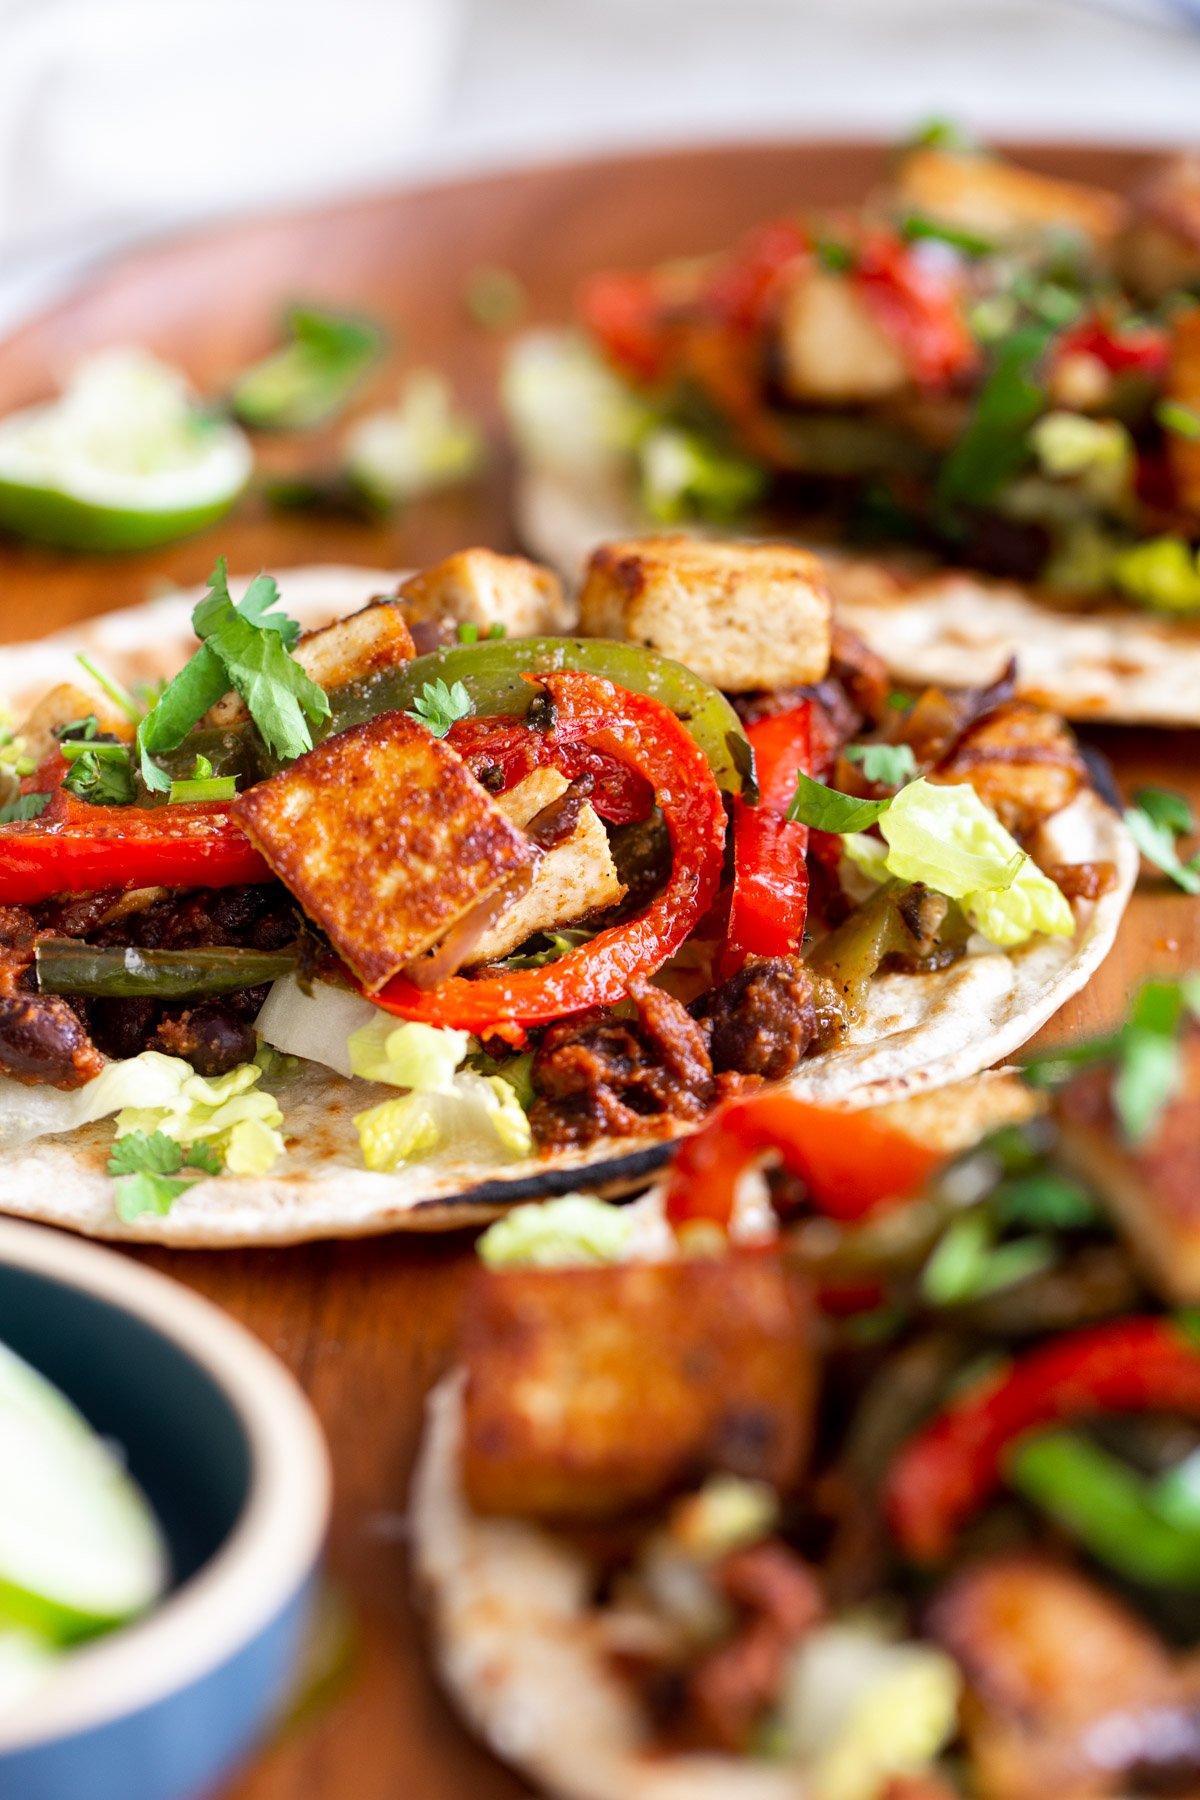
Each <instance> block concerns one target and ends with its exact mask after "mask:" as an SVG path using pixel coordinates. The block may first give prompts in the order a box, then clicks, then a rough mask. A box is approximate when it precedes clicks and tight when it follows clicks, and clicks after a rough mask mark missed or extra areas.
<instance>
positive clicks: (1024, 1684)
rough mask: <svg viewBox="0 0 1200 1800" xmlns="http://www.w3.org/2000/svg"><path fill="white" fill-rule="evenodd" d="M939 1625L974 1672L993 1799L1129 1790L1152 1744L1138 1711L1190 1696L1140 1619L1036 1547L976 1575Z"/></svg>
mask: <svg viewBox="0 0 1200 1800" xmlns="http://www.w3.org/2000/svg"><path fill="white" fill-rule="evenodd" d="M928 1622H929V1627H930V1630H931V1633H932V1635H933V1636H934V1637H935V1638H936V1639H937V1640H938V1641H939V1642H940V1643H942V1644H943V1645H944V1646H945V1648H946V1649H947V1650H948V1651H949V1652H950V1653H951V1655H952V1656H954V1657H955V1658H956V1659H957V1661H958V1662H959V1663H960V1665H961V1666H962V1670H963V1674H964V1676H965V1677H966V1682H967V1695H966V1699H965V1701H964V1706H963V1724H964V1728H965V1732H966V1737H967V1744H968V1748H969V1750H970V1753H971V1762H972V1774H973V1777H974V1782H973V1785H974V1787H975V1788H976V1791H977V1792H978V1793H979V1794H980V1795H981V1796H982V1800H1046V1796H1047V1795H1063V1796H1068V1795H1069V1796H1071V1797H1072V1800H1075V1797H1077V1796H1080V1795H1084V1794H1106V1793H1110V1792H1114V1791H1119V1792H1125V1791H1128V1784H1127V1783H1122V1781H1121V1777H1122V1774H1125V1775H1126V1776H1127V1775H1128V1774H1129V1773H1130V1772H1131V1767H1132V1764H1133V1762H1135V1761H1137V1760H1138V1759H1139V1748H1141V1749H1145V1748H1147V1747H1148V1745H1147V1742H1146V1741H1145V1740H1143V1739H1142V1738H1141V1734H1140V1733H1139V1732H1138V1731H1137V1730H1136V1726H1135V1721H1136V1718H1137V1715H1138V1714H1139V1713H1140V1712H1148V1711H1151V1710H1157V1709H1158V1708H1170V1707H1171V1706H1172V1704H1173V1703H1174V1702H1176V1701H1177V1700H1178V1699H1179V1698H1180V1697H1181V1696H1180V1694H1179V1684H1178V1678H1177V1676H1176V1673H1175V1670H1174V1668H1173V1666H1172V1663H1171V1659H1170V1657H1169V1656H1168V1654H1167V1651H1166V1649H1165V1647H1164V1646H1163V1644H1162V1643H1160V1641H1159V1640H1158V1638H1156V1637H1155V1636H1154V1634H1153V1633H1152V1632H1151V1631H1150V1630H1149V1629H1148V1628H1147V1627H1146V1626H1145V1625H1144V1624H1143V1623H1142V1621H1141V1620H1140V1619H1139V1618H1138V1616H1137V1614H1136V1613H1134V1612H1132V1611H1131V1610H1129V1609H1128V1608H1127V1607H1126V1606H1124V1605H1123V1604H1122V1603H1121V1602H1119V1601H1118V1600H1116V1599H1114V1598H1112V1597H1111V1596H1110V1595H1109V1594H1107V1593H1105V1591H1104V1590H1103V1589H1102V1588H1100V1587H1098V1586H1096V1585H1094V1584H1093V1583H1092V1582H1091V1581H1088V1580H1086V1579H1085V1578H1084V1577H1083V1576H1081V1575H1078V1574H1076V1573H1075V1572H1074V1570H1072V1569H1069V1568H1066V1567H1063V1566H1060V1565H1058V1564H1056V1563H1052V1562H1050V1561H1049V1560H1047V1559H1043V1558H1041V1557H1037V1556H1034V1555H1033V1554H1031V1553H1028V1552H1009V1553H1007V1554H1005V1555H1001V1556H995V1557H990V1558H989V1559H988V1560H987V1561H986V1562H981V1563H977V1564H975V1565H974V1566H972V1567H968V1568H966V1569H964V1570H963V1571H962V1572H961V1574H959V1575H956V1576H954V1577H953V1578H952V1579H951V1580H950V1582H949V1584H948V1585H947V1586H946V1587H945V1588H943V1590H942V1592H941V1593H940V1594H939V1595H938V1597H937V1599H936V1600H935V1602H934V1604H933V1607H932V1608H931V1610H930V1615H929V1621H928ZM1106 1715H1107V1716H1111V1717H1112V1720H1113V1725H1114V1727H1115V1728H1116V1729H1115V1735H1114V1733H1112V1732H1110V1733H1108V1734H1107V1744H1108V1748H1107V1750H1106V1751H1104V1752H1103V1754H1104V1755H1105V1759H1106V1766H1101V1765H1100V1763H1099V1761H1097V1762H1093V1761H1092V1760H1091V1758H1090V1756H1089V1746H1090V1745H1091V1744H1093V1743H1094V1744H1095V1745H1096V1749H1097V1753H1098V1755H1099V1754H1100V1753H1101V1741H1102V1738H1103V1737H1104V1735H1105V1734H1103V1733H1101V1732H1100V1731H1099V1730H1098V1729H1097V1726H1098V1725H1099V1723H1100V1722H1101V1721H1103V1720H1104V1719H1105V1717H1106ZM1122 1722H1123V1723H1124V1726H1125V1729H1124V1730H1123V1731H1122V1730H1121V1725H1122ZM1131 1728H1132V1729H1131ZM1160 1730H1161V1715H1160ZM1122 1747H1123V1750H1124V1754H1125V1756H1126V1757H1127V1758H1128V1759H1129V1761H1128V1762H1127V1764H1126V1766H1125V1768H1124V1769H1122V1767H1121V1764H1120V1755H1121V1751H1122ZM1135 1786H1136V1788H1137V1790H1138V1791H1141V1789H1142V1784H1141V1783H1136V1784H1135Z"/></svg>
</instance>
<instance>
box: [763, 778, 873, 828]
mask: <svg viewBox="0 0 1200 1800" xmlns="http://www.w3.org/2000/svg"><path fill="white" fill-rule="evenodd" d="M890 805H891V801H890V800H859V799H857V798H856V797H855V796H854V795H853V794H840V793H839V792H838V790H837V789H836V788H831V787H826V786H825V783H824V782H823V781H814V780H813V778H812V776H811V775H805V774H804V773H803V771H798V772H797V775H796V791H795V793H794V794H793V795H792V800H791V804H790V805H789V807H788V809H787V816H788V818H789V819H790V820H791V821H792V823H793V824H799V825H808V826H811V828H812V829H813V830H814V831H830V832H836V833H837V834H838V835H840V836H845V835H846V834H848V833H850V832H854V831H865V830H866V829H867V827H868V826H869V825H874V824H875V822H876V820H877V819H881V818H882V817H883V815H884V813H885V812H886V811H887V809H888V807H889V806H890Z"/></svg>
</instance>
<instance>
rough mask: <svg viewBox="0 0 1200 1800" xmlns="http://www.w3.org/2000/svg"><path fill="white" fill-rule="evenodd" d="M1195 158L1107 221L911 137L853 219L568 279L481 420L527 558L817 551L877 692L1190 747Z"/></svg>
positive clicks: (1194, 637) (1197, 268)
mask: <svg viewBox="0 0 1200 1800" xmlns="http://www.w3.org/2000/svg"><path fill="white" fill-rule="evenodd" d="M1198 287H1200V162H1198V161H1197V159H1196V158H1194V157H1189V158H1179V159H1176V160H1174V161H1171V162H1167V163H1164V164H1163V165H1162V167H1161V168H1160V169H1158V170H1157V171H1156V173H1155V174H1154V175H1153V177H1152V178H1151V179H1150V180H1149V181H1148V182H1147V183H1146V185H1145V186H1144V187H1143V189H1142V190H1141V191H1139V192H1138V193H1137V194H1135V195H1134V196H1133V197H1132V198H1130V199H1127V198H1125V197H1124V196H1121V195H1118V194H1116V193H1110V192H1107V191H1105V190H1103V189H1099V188H1095V187H1088V186H1084V185H1081V184H1079V183H1074V182H1067V181H1062V180H1058V179H1052V178H1050V177H1048V176H1046V175H1043V174H1040V173H1036V172H1034V171H1032V170H1030V169H1026V168H1022V167H1019V166H1018V165H1016V164H1014V163H1011V162H1008V161H1005V160H1003V159H1001V158H999V157H997V156H993V155H989V154H985V153H984V152H982V151H981V150H979V149H978V148H977V147H973V146H965V145H962V144H959V143H953V142H951V143H947V142H945V141H938V142H933V143H928V142H922V143H919V144H916V145H911V146H909V147H908V148H907V150H906V151H904V152H903V153H902V154H900V155H899V157H898V158H897V159H896V161H895V163H894V165H893V168H892V171H891V174H890V176H889V179H888V181H887V183H886V185H884V186H883V187H881V188H880V189H879V190H878V191H877V192H875V193H873V194H870V195H867V196H865V197H864V199H863V202H862V204H861V205H860V206H858V207H856V208H844V209H840V210H838V211H836V212H832V213H828V214H826V215H821V216H817V215H812V214H810V215H807V216H802V215H800V214H797V215H796V216H794V217H786V218H781V219H776V220H773V221H771V222H769V223H767V224H764V225H763V226H761V227H759V228H758V229H757V230H755V231H752V232H750V233H749V235H748V236H747V237H746V238H745V239H744V240H743V241H741V242H740V243H738V244H737V245H735V246H734V247H732V248H731V249H729V250H727V251H722V252H718V253H716V254H714V255H712V256H707V257H703V258H697V259H694V260H691V261H685V262H681V261H679V260H675V261H672V262H670V263H666V264H663V265H661V266H659V267H657V268H652V269H649V270H642V271H634V272H609V273H599V274H597V275H595V276H594V277H593V278H592V279H590V280H589V281H588V282H587V283H585V285H584V287H583V288H582V290H581V293H580V295H579V300H578V309H577V317H576V320H575V324H574V326H573V328H572V329H570V330H563V331H538V332H535V333H532V334H530V335H528V336H527V337H525V338H524V339H521V340H518V343H517V344H516V346H515V348H514V351H513V353H512V355H511V358H510V360H509V363H508V367H507V372H506V378H505V397H506V401H507V406H508V411H509V414H510V419H511V423H512V428H513V433H514V436H515V439H516V443H517V447H518V451H519V455H520V475H519V480H518V487H517V513H518V519H519V523H520V527H521V533H522V537H523V540H524V542H525V544H526V546H527V547H528V548H529V549H530V551H531V552H532V553H533V554H535V555H538V556H542V557H545V558H546V559H547V560H548V561H551V562H553V563H555V564H556V565H557V566H558V567H560V568H562V569H564V570H572V569H574V568H575V567H577V566H578V563H579V561H580V559H581V558H582V557H583V556H585V555H587V554H588V553H589V552H590V551H591V550H592V549H593V548H594V547H595V545H596V544H597V543H598V542H599V541H601V540H602V539H604V538H611V537H620V536H629V535H633V534H637V533H644V532H646V531H648V530H653V529H673V530H678V529H679V528H680V527H681V526H686V527H688V528H689V529H693V530H698V531H704V530H714V529H715V530H717V531H722V532H728V531H729V530H730V529H735V530H738V531H741V532H745V533H747V534H749V533H754V534H758V535H769V536H777V535H780V534H785V535H788V536H791V537H793V538H796V539H798V540H800V541H802V542H806V543H810V544H817V545H818V546H820V547H822V549H823V553H827V554H828V556H829V574H830V580H831V583H832V585H833V591H834V597H835V601H836V603H837V606H838V611H839V617H840V618H841V619H842V620H843V622H844V623H845V624H847V625H848V626H850V627H851V628H852V629H853V630H854V631H856V632H857V633H859V634H860V635H861V636H862V637H863V638H864V639H865V640H866V641H867V643H868V644H869V645H870V646H871V647H872V648H873V649H874V650H876V651H877V652H878V654H879V655H881V656H882V657H883V658H884V660H885V662H886V663H887V665H888V668H889V671H890V672H891V673H892V675H893V676H894V677H896V678H897V679H899V680H904V681H912V682H921V683H925V682H937V683H939V684H941V685H952V686H968V685H978V684H982V683H986V682H988V681H991V680H994V679H995V678H996V677H997V676H998V674H999V673H1000V671H1001V669H1002V668H1003V667H1004V665H1005V663H1006V662H1007V660H1008V656H1009V654H1010V652H1011V647H1012V646H1013V645H1016V644H1019V645H1020V646H1021V659H1022V660H1021V670H1020V683H1021V689H1020V691H1021V692H1022V694H1023V695H1028V696H1029V697H1031V698H1036V699H1038V700H1040V701H1042V702H1043V703H1045V704H1047V705H1049V706H1052V707H1053V708H1054V709H1055V710H1056V711H1058V712H1061V713H1063V714H1064V715H1066V716H1067V717H1069V718H1100V719H1113V720H1124V721H1135V720H1136V721H1144V722H1147V723H1155V724H1163V725H1168V724H1170V725H1195V724H1197V723H1200V561H1198V558H1197V545H1198V542H1200V306H1198V305H1197V304H1196V301H1195V298H1194V296H1195V293H1196V291H1197V289H1198Z"/></svg>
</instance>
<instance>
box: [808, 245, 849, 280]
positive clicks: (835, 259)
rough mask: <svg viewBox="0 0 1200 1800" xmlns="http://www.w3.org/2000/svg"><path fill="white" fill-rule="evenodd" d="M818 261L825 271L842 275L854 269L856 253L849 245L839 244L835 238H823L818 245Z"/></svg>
mask: <svg viewBox="0 0 1200 1800" xmlns="http://www.w3.org/2000/svg"><path fill="white" fill-rule="evenodd" d="M817 261H818V262H819V263H820V265H821V267H822V268H823V269H829V270H830V271H831V272H832V273H833V274H835V275H841V274H844V273H845V271H846V270H847V269H852V268H853V267H854V252H853V250H851V248H850V246H849V245H848V244H839V243H838V242H837V241H836V240H835V239H833V238H822V239H821V241H820V242H819V243H818V245H817Z"/></svg>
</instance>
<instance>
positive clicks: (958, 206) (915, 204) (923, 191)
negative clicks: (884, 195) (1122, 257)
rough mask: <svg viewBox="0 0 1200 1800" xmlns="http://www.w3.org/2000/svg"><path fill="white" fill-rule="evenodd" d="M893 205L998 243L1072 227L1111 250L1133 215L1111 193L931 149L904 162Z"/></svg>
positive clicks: (980, 158)
mask: <svg viewBox="0 0 1200 1800" xmlns="http://www.w3.org/2000/svg"><path fill="white" fill-rule="evenodd" d="M893 204H894V207H895V210H896V211H898V212H901V213H907V212H917V213H927V214H928V215H929V216H930V217H931V218H934V219H938V220H940V221H941V223H942V224H944V225H957V226H959V227H960V228H961V229H962V230H964V231H974V232H978V233H979V235H980V236H981V237H985V238H990V239H992V240H993V241H994V242H997V243H1014V242H1020V240H1021V239H1023V238H1030V237H1038V236H1040V235H1042V234H1043V233H1044V232H1047V231H1053V230H1064V229H1065V230H1067V231H1074V232H1077V233H1078V234H1079V235H1080V236H1082V237H1084V238H1086V239H1088V240H1089V242H1090V243H1091V244H1092V245H1093V246H1094V248H1096V249H1097V250H1103V249H1106V248H1107V247H1108V246H1109V245H1111V243H1112V241H1113V239H1114V238H1115V237H1116V235H1117V233H1118V232H1119V231H1120V230H1121V228H1122V226H1123V225H1124V223H1125V219H1126V217H1127V214H1128V206H1127V203H1126V202H1125V201H1124V200H1123V199H1122V198H1121V196H1120V195H1119V194H1114V193H1111V192H1110V191H1109V190H1108V189H1107V188H1101V187H1091V186H1088V185H1086V184H1085V183H1083V182H1080V181H1063V180H1060V179H1059V178H1058V177H1057V176H1054V175H1042V174H1040V173H1038V171H1037V170H1035V169H1023V168H1020V167H1018V165H1017V164H1016V163H1010V162H1005V161H1004V160H1003V158H1001V157H998V156H964V155H962V154H955V153H954V152H953V151H946V150H936V149H929V148H921V149H917V150H911V151H910V152H909V154H908V155H907V156H906V157H905V158H904V160H903V162H902V163H901V164H900V168H899V170H898V172H897V176H896V185H895V191H894V194H893Z"/></svg>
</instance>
